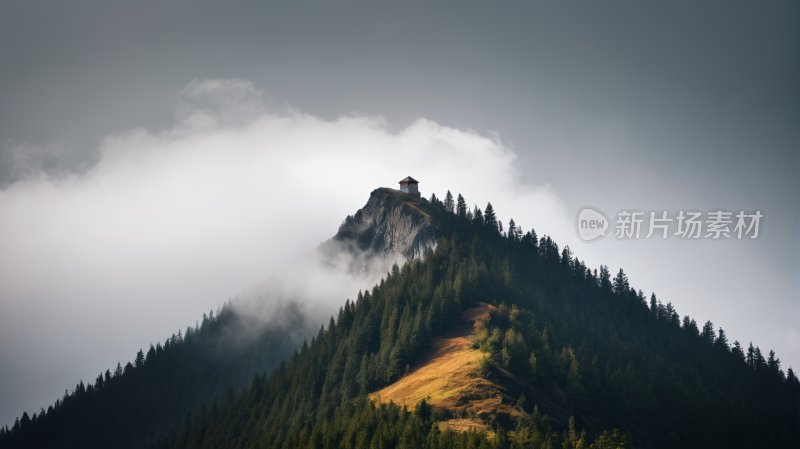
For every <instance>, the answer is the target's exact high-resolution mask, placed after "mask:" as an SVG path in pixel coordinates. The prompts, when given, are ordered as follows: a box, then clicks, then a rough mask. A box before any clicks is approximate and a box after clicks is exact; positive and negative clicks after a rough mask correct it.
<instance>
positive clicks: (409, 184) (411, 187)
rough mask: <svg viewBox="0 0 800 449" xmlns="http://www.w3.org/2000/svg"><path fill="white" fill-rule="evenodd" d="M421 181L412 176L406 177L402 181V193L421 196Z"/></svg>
mask: <svg viewBox="0 0 800 449" xmlns="http://www.w3.org/2000/svg"><path fill="white" fill-rule="evenodd" d="M418 186H419V181H417V180H416V179H414V178H412V177H411V176H408V177H406V178H405V179H403V180H401V181H400V191H401V192H405V193H413V194H415V195H419V188H418Z"/></svg>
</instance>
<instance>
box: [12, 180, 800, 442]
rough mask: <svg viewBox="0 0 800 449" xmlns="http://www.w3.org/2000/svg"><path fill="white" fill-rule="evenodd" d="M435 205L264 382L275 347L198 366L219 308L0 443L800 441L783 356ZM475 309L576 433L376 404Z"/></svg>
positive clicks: (485, 336)
mask: <svg viewBox="0 0 800 449" xmlns="http://www.w3.org/2000/svg"><path fill="white" fill-rule="evenodd" d="M424 203H425V205H424V207H425V208H431V209H433V210H435V211H436V213H435V214H428V215H429V216H431V217H435V218H431V222H432V223H434V224H435V226H436V229H437V231H438V234H439V235H441V236H442V237H441V238H439V240H438V243H437V245H436V247H435V250H433V249H428V250H427V251H426V252H425V254H424V257H423V258H422V259H416V260H413V261H410V262H409V263H406V264H404V265H403V266H402V267H401V266H397V265H395V266H394V267H393V268H392V270H391V272H389V273H387V275H386V277H385V278H384V279H383V280H381V281H380V283H379V284H378V285H375V286H372V287H371V288H369V289H366V290H364V291H363V292H359V293H358V296H357V297H356V300H355V301H352V302H350V301H347V302H345V304H344V306H343V307H342V308H341V309H340V311H339V314H338V316H337V317H336V318H335V319H334V318H333V317H332V318H331V319H330V321H329V322H328V323H327V325H326V326H324V327H322V328H320V329H319V332H318V333H317V335H315V336H313V337H312V338H311V340H310V341H307V342H306V343H304V344H302V346H301V347H299V348H298V349H297V350H296V351H295V352H294V353H293V354H292V355H291V357H289V358H288V360H287V361H285V362H280V364H279V365H278V366H277V368H276V369H274V370H273V371H272V372H270V373H266V372H254V370H253V369H252V366H253V365H252V361H251V360H249V359H248V357H252V356H253V355H255V354H266V353H270V354H274V353H276V352H274V351H272V352H270V351H269V350H266V349H264V350H261V352H257V353H255V352H254V353H253V354H252V355H251V354H233V355H232V356H231V357H230V359H229V360H228V362H227V363H224V364H220V365H215V364H214V363H211V362H208V363H206V364H202V363H200V364H199V365H198V363H199V362H198V360H205V357H204V355H203V354H204V353H203V351H207V350H209V347H211V346H213V343H209V342H214V341H215V340H214V333H213V329H215V327H214V325H215V323H218V322H220V320H224V319H225V317H226V313H225V310H223V311H222V313H221V314H220V315H218V316H217V317H216V318H214V319H211V318H209V319H208V320H205V321H204V324H203V325H202V326H199V327H198V328H197V329H194V330H191V331H187V333H186V335H184V336H183V338H182V339H181V338H178V337H177V336H176V337H175V338H174V339H170V343H169V345H165V346H164V347H161V348H159V346H158V345H157V346H156V347H155V348H153V349H152V350H151V351H149V353H148V354H146V355H145V354H140V355H139V356H137V360H136V361H135V362H134V363H133V364H132V365H130V366H129V367H126V368H125V369H122V370H121V373H116V374H111V373H107V374H106V375H104V376H101V377H100V378H98V380H97V381H96V382H95V383H94V384H90V385H88V386H85V387H84V386H82V385H79V386H78V387H76V389H75V391H73V392H71V393H68V394H67V395H65V398H64V399H63V400H59V401H57V403H56V404H55V406H53V407H51V408H50V409H48V410H46V411H43V412H40V413H39V414H34V415H33V416H32V417H30V418H28V417H27V415H23V419H22V420H20V422H19V423H18V424H15V425H14V427H13V428H9V429H3V430H2V431H0V446H2V447H77V446H80V447H109V446H114V445H113V444H112V445H109V444H108V442H109V441H112V440H111V438H115V436H114V435H119V434H120V432H126V431H127V432H129V433H130V432H134V430H126V429H137V428H139V427H137V426H136V425H135V424H134V423H135V422H140V421H142V422H143V421H147V420H153V421H163V422H164V425H163V427H162V428H163V429H173V430H174V431H175V433H174V434H173V435H169V434H167V435H156V434H154V435H152V438H151V439H150V441H152V442H153V443H155V444H156V445H157V446H158V447H173V448H196V447H197V448H199V447H214V448H217V447H220V448H222V447H231V448H251V447H254V448H255V447H259V448H294V447H297V448H300V447H303V448H334V447H339V448H367V447H375V448H391V447H429V448H458V447H460V448H468V447H476V448H477V447H497V448H517V447H564V448H578V447H595V448H605V447H609V448H610V447H697V448H700V447H702V448H706V447H719V448H731V447H797V446H798V404H800V402H798V401H799V400H800V383H798V379H797V377H796V375H795V373H794V372H793V370H792V369H791V368H789V369H788V370H787V371H786V372H784V371H783V370H782V369H781V366H780V361H779V359H778V358H777V357H776V356H775V354H774V353H773V352H772V351H770V352H769V354H768V355H766V356H765V355H764V354H763V353H762V351H761V350H760V349H759V348H757V347H755V348H754V347H752V345H749V344H747V345H745V346H746V349H745V348H744V347H743V346H742V345H741V344H740V343H739V342H733V343H730V342H728V340H727V338H726V336H725V333H724V331H723V330H722V329H721V328H720V329H715V328H714V326H713V324H712V323H711V322H710V321H709V322H706V323H705V324H703V325H698V324H697V323H696V322H695V320H694V319H692V318H690V317H688V316H685V317H683V318H680V316H679V315H678V313H677V311H676V310H675V309H674V307H673V306H672V305H671V304H669V303H668V304H666V305H664V304H662V303H661V302H660V301H658V300H657V298H656V295H655V294H651V295H650V296H649V298H648V297H647V296H646V295H645V294H644V293H643V292H642V291H641V290H635V289H634V288H633V287H632V286H631V285H630V282H629V280H628V279H627V277H626V275H625V273H624V271H623V270H619V272H617V273H616V274H615V275H614V276H613V277H612V275H611V273H610V272H609V270H608V269H607V268H606V267H604V266H601V267H599V269H590V268H589V267H586V266H585V264H584V263H582V262H581V261H580V260H579V259H578V258H577V257H575V255H573V254H572V252H571V251H570V249H569V248H568V247H565V248H563V249H562V248H559V246H558V245H557V244H556V243H555V242H554V241H552V239H550V238H549V237H547V236H542V237H539V236H537V235H536V233H535V231H533V230H531V231H528V232H524V231H523V230H522V229H520V227H519V226H517V225H516V224H515V223H514V221H513V220H511V221H510V222H509V223H508V226H507V231H506V232H504V231H503V226H502V224H500V223H499V221H498V219H497V216H496V213H495V211H494V210H493V208H492V206H491V204H489V205H487V207H486V209H485V211H482V210H480V209H479V208H477V207H476V208H474V209H473V210H468V209H467V207H466V202H465V201H464V200H463V198H461V196H460V195H459V198H458V200H457V201H455V200H453V198H452V196H451V195H450V194H449V192H448V196H447V197H446V198H445V201H444V202H441V201H439V200H438V199H437V198H436V197H435V196H434V197H432V198H431V199H430V200H429V201H424ZM365 287H367V286H365ZM477 301H481V302H485V303H490V304H493V305H495V306H496V307H497V312H495V313H493V314H492V315H491V316H490V317H489V318H488V319H487V320H485V322H482V323H481V331H480V333H479V334H478V335H477V336H476V337H475V340H474V345H475V347H476V348H477V349H479V350H480V351H482V352H484V353H485V355H486V363H487V364H494V365H496V366H498V367H502V368H503V369H505V370H508V371H509V372H511V373H513V375H514V376H516V377H517V378H519V379H522V380H524V381H525V382H527V383H528V384H529V385H531V386H532V388H534V389H536V391H541V392H542V393H543V394H547V395H549V396H551V397H559V398H562V399H561V400H562V401H563V404H564V405H565V407H567V408H568V411H569V413H570V414H571V415H572V416H573V418H572V419H571V420H570V422H569V424H568V426H567V428H562V426H559V425H556V423H555V422H554V421H553V420H552V419H551V418H549V417H548V416H547V414H546V413H545V412H544V409H545V407H544V406H542V407H539V406H538V404H536V403H535V401H533V402H534V404H533V407H532V408H528V407H527V406H526V404H527V402H528V401H531V399H530V398H528V399H527V400H526V399H525V398H520V400H519V401H518V404H516V406H517V407H516V412H515V413H514V416H513V421H512V422H511V423H510V424H506V427H503V426H502V425H501V423H500V422H493V423H487V425H488V428H489V431H488V432H485V431H480V432H464V433H453V432H452V431H442V430H440V428H439V425H438V422H439V421H442V420H444V419H447V418H449V417H448V416H446V411H443V410H438V409H436V408H432V407H431V406H430V405H428V404H427V403H418V404H407V406H408V408H407V407H403V406H400V405H397V404H386V403H382V404H375V403H374V402H370V401H369V400H368V399H367V395H368V394H369V393H371V392H373V391H376V390H378V389H380V388H382V387H384V386H386V385H389V384H391V383H392V382H395V381H396V380H398V379H400V378H401V377H402V376H404V375H405V374H406V373H407V367H408V366H409V364H411V363H412V362H413V361H414V360H415V357H417V355H418V354H419V352H420V350H421V349H423V348H424V347H425V346H426V345H427V344H429V343H430V341H431V338H432V337H433V336H435V335H439V334H441V333H442V332H443V331H444V330H446V329H447V328H448V326H450V325H451V323H452V322H453V321H454V320H455V319H456V318H457V317H458V316H459V313H460V312H461V311H462V310H464V309H466V308H469V307H472V306H474V305H475V304H476V302H477ZM274 338H275V336H274V335H265V337H264V338H263V339H262V340H261V341H263V344H264V345H270V344H276V343H274V342H275V340H274ZM210 345H211V346H210ZM488 368H489V367H487V369H488ZM215 370H220V371H224V370H230V372H231V373H235V374H236V375H238V376H245V375H246V376H248V378H249V379H251V381H250V382H249V385H248V387H247V388H246V389H244V390H228V389H227V388H226V387H227V386H224V385H217V386H215V387H214V388H213V391H206V392H198V391H195V390H193V387H192V385H196V384H195V383H193V379H195V378H197V376H200V375H201V374H200V373H211V374H204V375H207V376H211V378H214V376H215V375H216V374H214V373H215ZM118 371H119V370H118ZM220 378H222V377H220ZM112 397H113V398H117V399H115V400H116V401H117V402H115V403H116V404H125V407H121V408H120V406H117V408H115V409H113V410H114V412H113V413H109V410H111V409H104V408H103V404H106V403H109V402H107V401H109V400H108V399H105V398H112ZM157 397H159V398H161V400H163V398H164V397H170V398H172V397H174V400H175V401H185V405H186V406H187V408H188V409H189V410H191V409H192V407H191V406H192V405H193V404H194V402H192V401H196V400H197V398H199V397H205V398H208V399H206V400H207V402H206V403H204V404H202V405H201V406H200V409H199V412H197V413H196V414H192V413H186V414H184V415H183V416H181V417H180V419H177V418H176V417H174V416H169V417H167V416H161V415H159V410H158V409H157V408H154V407H153V406H152V404H153V403H154V401H156V399H148V398H157ZM170 400H173V399H170ZM179 421H180V422H179ZM126 426H130V427H126ZM586 429H590V430H589V431H587V430H586ZM591 429H596V431H594V430H591ZM615 429H619V430H615ZM601 432H602V433H601ZM138 441H144V440H143V439H141V438H140V439H139V440H138ZM590 445H591V446H590Z"/></svg>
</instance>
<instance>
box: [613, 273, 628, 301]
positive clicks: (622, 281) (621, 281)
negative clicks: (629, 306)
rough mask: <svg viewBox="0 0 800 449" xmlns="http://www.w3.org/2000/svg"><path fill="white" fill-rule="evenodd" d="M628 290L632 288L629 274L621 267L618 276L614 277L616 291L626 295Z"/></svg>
mask: <svg viewBox="0 0 800 449" xmlns="http://www.w3.org/2000/svg"><path fill="white" fill-rule="evenodd" d="M628 290H630V284H629V283H628V276H626V275H625V272H624V271H622V268H620V269H619V272H618V273H617V275H616V277H614V293H616V294H618V295H623V296H624V295H627V293H628Z"/></svg>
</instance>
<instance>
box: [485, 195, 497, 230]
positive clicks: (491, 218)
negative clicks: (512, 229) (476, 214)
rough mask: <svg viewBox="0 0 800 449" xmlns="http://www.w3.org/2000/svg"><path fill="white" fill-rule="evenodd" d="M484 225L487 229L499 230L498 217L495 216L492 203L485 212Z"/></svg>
mask: <svg viewBox="0 0 800 449" xmlns="http://www.w3.org/2000/svg"><path fill="white" fill-rule="evenodd" d="M483 223H484V225H485V226H486V227H487V228H489V229H492V230H497V216H495V214H494V208H493V207H492V203H491V202H490V203H488V204H487V205H486V210H485V211H484V212H483ZM498 232H499V231H498Z"/></svg>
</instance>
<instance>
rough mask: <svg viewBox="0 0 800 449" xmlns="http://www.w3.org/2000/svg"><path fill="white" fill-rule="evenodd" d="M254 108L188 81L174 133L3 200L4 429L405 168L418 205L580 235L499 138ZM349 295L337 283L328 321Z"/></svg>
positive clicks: (111, 150) (181, 320) (189, 319)
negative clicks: (477, 211)
mask: <svg viewBox="0 0 800 449" xmlns="http://www.w3.org/2000/svg"><path fill="white" fill-rule="evenodd" d="M260 97H261V93H260V92H259V91H258V90H257V89H255V88H254V87H253V86H252V85H251V84H250V83H248V82H245V81H240V80H210V81H198V82H193V83H191V84H189V85H188V86H187V87H186V88H185V89H184V90H183V91H182V93H181V102H180V104H179V106H178V108H177V113H176V123H175V125H174V126H173V127H172V128H171V129H168V130H165V131H162V132H158V133H154V132H151V131H148V130H143V129H137V130H133V131H130V132H127V133H123V134H118V135H112V136H108V137H107V138H105V139H104V140H103V142H102V144H101V146H100V148H99V153H100V157H99V162H98V163H97V164H96V165H95V166H93V167H92V168H91V169H89V170H87V171H86V172H85V173H83V174H80V175H77V174H73V175H65V176H60V177H52V176H49V175H47V174H45V172H43V171H40V172H37V173H35V175H31V176H28V177H27V178H25V179H24V180H21V181H19V182H17V183H15V184H13V185H12V186H10V187H9V188H8V189H6V190H3V191H0V248H3V251H1V252H0V303H2V306H3V308H4V312H3V314H1V315H0V366H2V367H3V368H0V375H2V378H3V379H4V380H6V382H4V385H6V387H3V390H0V403H3V404H6V405H5V406H4V407H3V410H0V413H2V415H0V422H3V421H8V420H13V417H14V416H16V415H17V414H19V413H20V412H21V410H23V409H26V410H32V409H33V408H34V407H39V406H42V405H46V404H47V403H49V402H52V401H53V400H54V399H55V398H56V397H57V396H58V395H59V394H60V392H62V391H63V388H65V387H67V386H69V385H72V384H73V383H74V382H77V380H79V379H80V378H83V379H89V378H93V377H94V376H93V373H94V375H96V373H97V372H99V371H100V370H101V369H105V368H107V367H109V366H112V364H115V363H116V362H117V361H118V360H123V361H124V360H125V359H129V358H131V356H132V355H133V354H134V353H135V351H136V350H138V349H139V348H140V347H146V346H147V345H148V344H149V343H150V342H154V341H155V340H163V339H164V338H166V337H167V335H168V334H171V333H172V332H174V331H175V330H176V328H178V327H185V326H186V325H188V324H193V323H194V321H195V319H196V318H198V317H199V315H200V314H201V313H202V312H203V311H207V310H208V309H209V308H212V307H214V308H215V307H216V305H217V304H219V303H221V302H223V301H225V300H226V299H228V298H231V297H233V296H235V295H236V294H237V293H238V292H240V291H242V290H244V289H245V288H246V286H248V285H253V284H254V283H256V282H259V281H261V280H264V279H266V278H267V277H268V276H269V275H270V273H272V272H273V271H274V270H275V269H277V268H278V267H280V266H281V265H282V264H284V263H286V262H287V261H288V260H290V259H291V258H293V257H296V256H298V255H299V254H301V253H304V252H305V251H308V250H309V249H311V248H313V247H314V246H316V245H317V244H318V243H319V242H320V241H323V240H326V239H328V238H330V237H331V236H332V235H333V234H334V233H335V232H336V230H337V228H338V225H339V224H340V223H341V221H342V219H343V218H344V217H345V216H346V215H347V214H352V213H354V212H355V211H356V210H357V209H358V208H360V207H361V206H363V205H364V204H365V203H366V201H367V199H368V198H369V193H370V192H371V191H372V190H373V189H374V188H377V187H381V186H390V187H396V183H397V181H399V180H400V179H402V178H404V177H405V176H407V175H412V176H414V177H415V178H417V179H419V180H420V181H421V184H420V190H421V191H422V192H423V194H424V195H426V196H429V195H430V193H431V192H436V194H437V195H440V196H443V195H444V193H445V192H446V191H447V189H448V188H449V189H451V190H452V191H453V193H454V194H458V193H462V194H463V195H464V196H465V198H466V199H467V202H468V204H469V205H470V206H472V205H473V204H475V203H477V204H479V206H480V207H481V208H483V207H484V206H485V204H486V202H487V201H489V200H491V201H493V205H494V206H495V207H496V210H497V211H498V214H499V216H500V217H501V218H502V219H503V220H504V222H505V223H507V222H508V219H509V218H511V216H510V211H514V212H515V214H516V213H519V214H521V215H519V216H514V218H515V220H516V221H517V222H518V223H521V224H522V225H524V226H525V227H526V228H530V226H531V225H532V224H533V222H534V220H535V221H536V223H537V231H539V232H540V234H541V233H544V232H546V233H550V234H555V235H556V237H558V234H559V233H565V234H569V233H571V232H572V231H571V229H570V228H569V226H568V225H569V217H568V216H567V214H566V213H565V212H564V208H563V205H562V203H561V201H560V200H559V198H558V197H557V195H556V194H555V193H554V192H553V191H552V189H550V188H549V187H547V186H527V185H521V184H520V183H519V182H518V177H519V174H518V172H517V170H516V168H515V166H516V165H517V164H518V159H517V156H516V155H515V154H514V152H513V151H512V150H511V149H509V148H508V147H507V146H506V145H504V144H503V142H502V141H501V140H500V138H499V137H498V136H497V135H490V136H482V135H479V134H478V133H476V132H474V131H471V130H459V129H453V128H448V127H444V126H441V125H438V124H436V123H434V122H432V121H429V120H425V119H419V120H417V121H415V122H414V123H412V124H411V125H409V126H408V127H407V128H405V129H403V130H401V131H400V132H397V133H393V132H390V131H389V130H388V125H387V123H386V122H385V121H384V120H383V118H381V117H375V116H362V115H349V116H344V117H341V118H339V119H337V120H334V121H325V120H322V119H320V118H317V117H315V116H313V115H309V114H306V113H302V112H299V111H296V110H286V111H282V112H280V113H277V112H274V111H269V110H267V109H266V108H265V107H264V105H263V103H262V102H261V99H260ZM565 223H566V226H564V224H565ZM564 229H568V231H564ZM368 286H369V285H364V286H362V287H368ZM353 290H355V287H354V286H353V285H351V284H348V283H342V284H340V285H338V287H336V288H331V290H330V294H329V303H328V304H327V305H328V306H329V307H330V309H331V311H332V310H334V309H335V308H338V306H340V305H341V304H343V302H344V300H345V299H346V298H347V297H349V298H353V297H354V296H355V293H356V291H353ZM22 336H24V337H22ZM22 338H24V340H22ZM23 341H24V348H23V346H21V345H23ZM23 349H24V351H23ZM23 352H24V353H23ZM31 371H35V372H38V373H40V374H39V375H37V376H30V375H26V373H30V372H31ZM11 385H13V388H14V389H15V390H16V392H15V393H13V394H12V392H11V391H10V390H8V388H10V386H11Z"/></svg>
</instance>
